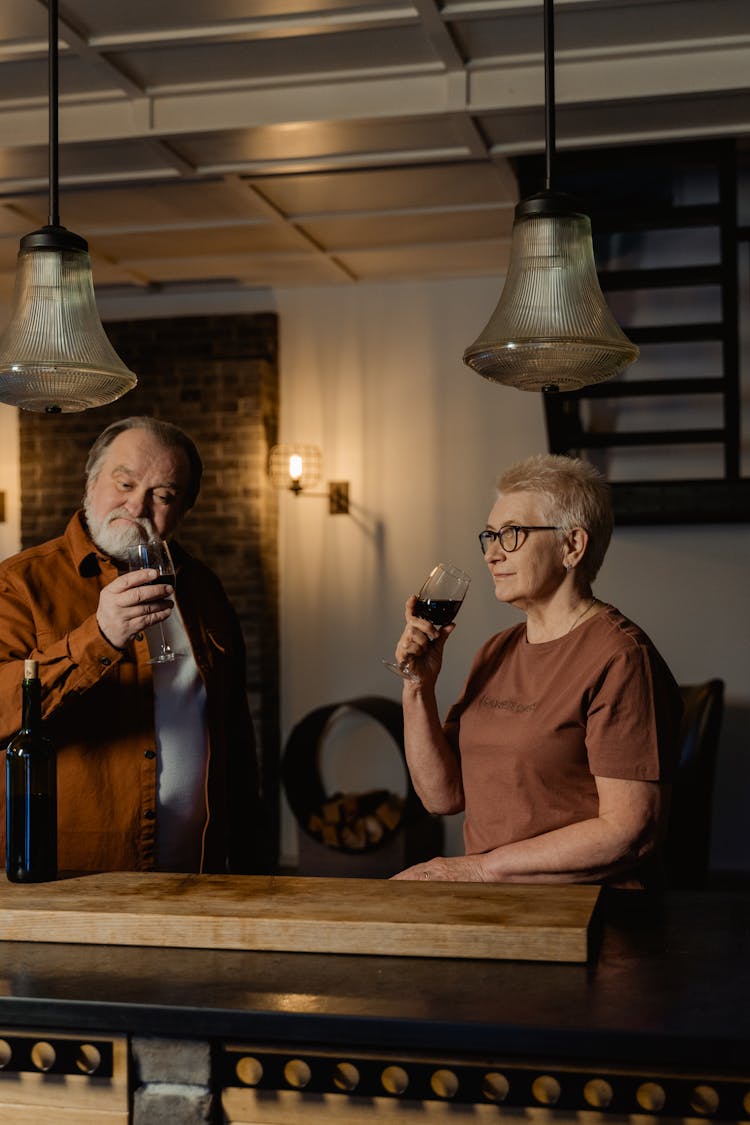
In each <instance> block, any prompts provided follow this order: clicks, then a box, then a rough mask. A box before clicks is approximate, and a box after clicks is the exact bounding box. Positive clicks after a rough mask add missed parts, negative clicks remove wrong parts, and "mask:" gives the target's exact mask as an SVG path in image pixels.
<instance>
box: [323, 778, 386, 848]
mask: <svg viewBox="0 0 750 1125" xmlns="http://www.w3.org/2000/svg"><path fill="white" fill-rule="evenodd" d="M405 803H406V802H405V801H404V798H403V797H399V796H397V795H396V794H395V793H389V792H388V790H387V789H373V790H370V791H369V792H367V793H335V794H334V795H333V796H332V797H330V798H328V799H327V800H326V801H325V802H324V803H323V804H322V805H321V806H320V808H319V809H318V810H317V811H315V812H313V813H311V814H310V817H309V819H308V822H307V830H308V832H309V833H310V835H311V836H313V837H315V839H317V840H320V842H321V843H322V844H325V845H326V846H327V847H329V848H339V849H341V850H343V851H363V850H365V849H366V848H373V847H377V845H378V844H381V843H382V842H383V841H384V839H385V837H387V836H390V835H391V834H392V833H393V832H395V831H396V829H397V828H398V826H399V824H400V823H401V818H402V817H403V814H404V805H405Z"/></svg>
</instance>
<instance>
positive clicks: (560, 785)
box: [445, 606, 682, 855]
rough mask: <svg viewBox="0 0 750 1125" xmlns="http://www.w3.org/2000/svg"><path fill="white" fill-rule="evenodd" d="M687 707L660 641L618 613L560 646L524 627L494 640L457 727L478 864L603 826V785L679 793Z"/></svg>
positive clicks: (468, 827) (449, 723)
mask: <svg viewBox="0 0 750 1125" xmlns="http://www.w3.org/2000/svg"><path fill="white" fill-rule="evenodd" d="M681 707H682V705H681V701H680V695H679V690H678V688H677V685H676V684H675V681H674V679H673V677H672V674H671V673H670V671H669V669H668V668H667V666H666V664H665V663H664V661H663V660H662V658H661V656H660V655H659V653H658V652H657V651H656V649H655V648H654V646H653V644H652V643H651V641H650V640H649V638H648V637H647V636H646V634H645V633H644V632H643V631H642V630H641V629H639V628H638V626H637V625H634V624H633V623H632V622H631V621H628V620H627V619H626V618H625V617H623V615H622V614H621V613H620V612H619V611H618V610H616V609H614V608H613V607H612V606H607V607H605V608H604V609H603V610H601V611H600V612H599V613H597V614H596V615H595V616H594V617H592V618H591V619H590V620H589V621H587V622H585V623H584V624H582V625H580V626H579V627H578V628H577V629H574V630H573V631H572V632H570V633H568V634H567V636H564V637H559V638H558V639H557V640H554V641H545V642H543V643H541V644H529V643H528V641H527V640H526V628H525V625H523V624H521V625H516V626H514V627H513V628H511V629H507V630H506V631H505V632H502V633H498V634H497V635H496V636H494V637H492V638H491V639H490V640H489V641H488V642H487V643H486V644H485V645H484V646H483V647H482V648H481V649H480V651H479V652H478V654H477V656H476V658H475V660H474V664H473V666H472V669H471V672H470V674H469V678H468V680H467V682H466V686H465V688H464V692H463V695H462V696H461V698H460V699H459V700H458V702H457V703H455V704H454V706H453V707H452V708H451V710H450V712H449V714H448V717H447V719H446V723H445V733H446V735H447V737H448V739H449V741H450V742H451V744H452V745H453V747H454V749H455V750H456V751H457V753H458V754H459V755H460V760H461V773H462V778H463V787H464V795H465V802H466V818H465V822H464V843H465V846H466V853H467V854H468V855H472V854H477V853H480V852H486V851H490V850H491V849H493V848H497V847H500V846H501V845H503V844H508V843H512V842H513V841H515V840H526V839H529V838H530V837H531V836H538V835H540V834H541V833H543V832H549V831H551V830H553V829H555V828H561V827H563V826H564V825H567V824H573V823H576V822H578V821H581V820H587V819H589V818H590V817H595V816H597V815H598V807H599V806H598V798H597V790H596V783H595V780H594V779H595V777H596V776H600V777H619V778H626V779H633V780H644V781H663V782H669V781H670V780H671V778H672V775H673V773H674V770H675V768H676V764H677V758H678V754H679V748H678V744H677V731H678V727H679V719H680V714H681Z"/></svg>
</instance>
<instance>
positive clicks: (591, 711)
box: [395, 455, 681, 888]
mask: <svg viewBox="0 0 750 1125" xmlns="http://www.w3.org/2000/svg"><path fill="white" fill-rule="evenodd" d="M611 533H612V510H611V505H610V499H609V489H608V487H607V484H606V482H605V481H604V479H603V478H602V477H601V475H600V474H599V473H598V472H597V470H596V469H595V468H594V467H593V466H592V465H590V464H589V463H588V462H585V461H581V460H577V459H574V458H569V457H559V456H542V455H540V456H537V457H531V458H529V459H528V460H527V461H523V462H521V463H520V464H518V465H515V466H513V467H512V468H510V469H509V470H508V471H507V472H505V473H504V474H503V475H502V476H501V478H500V480H499V481H498V496H497V500H496V502H495V505H494V507H493V509H492V511H491V512H490V515H489V520H488V522H487V526H486V527H485V529H484V531H481V532H480V533H479V542H480V546H481V548H482V552H483V554H484V559H485V562H486V563H487V567H488V569H489V572H490V578H491V579H492V582H493V584H494V587H495V597H496V598H497V600H498V601H500V602H507V603H508V604H510V605H513V606H516V607H517V608H518V609H520V610H522V611H523V612H524V614H525V616H526V620H525V622H524V623H522V624H519V625H515V626H513V627H512V628H510V629H506V630H504V631H503V632H501V633H498V634H496V635H495V636H494V637H492V638H491V639H490V640H489V641H487V642H486V644H485V645H484V646H483V647H482V648H481V649H480V651H479V653H478V654H477V656H476V658H475V660H474V663H473V666H472V668H471V671H470V673H469V678H468V680H467V682H466V685H465V688H464V692H463V695H462V696H461V698H460V699H459V700H458V702H457V703H456V704H455V705H454V706H453V707H452V708H451V710H450V712H449V714H448V717H447V720H446V722H445V725H444V726H443V725H441V722H440V718H439V715H438V708H437V703H436V700H435V682H436V680H437V676H438V673H439V672H440V667H441V663H442V657H443V648H444V646H445V643H446V641H447V639H448V637H449V636H450V634H451V632H452V631H453V628H454V626H453V625H448V626H445V627H444V628H442V629H440V628H436V627H435V626H433V625H431V624H430V623H429V622H428V621H424V620H422V619H421V618H419V617H416V616H415V615H414V607H415V598H413V597H412V598H409V600H408V601H407V603H406V627H405V629H404V631H403V633H402V635H401V638H400V640H399V642H398V645H397V648H396V657H397V659H398V660H406V659H408V661H409V663H410V666H411V669H412V671H413V672H415V673H416V675H417V676H418V682H416V683H412V682H410V681H405V683H404V692H403V709H404V729H405V740H406V756H407V762H408V765H409V771H410V773H411V777H412V781H413V783H414V787H415V789H416V791H417V793H418V794H419V796H420V798H421V800H422V802H423V803H424V805H425V807H426V808H427V809H428V810H429V811H430V812H433V813H439V814H448V813H457V812H461V811H464V812H465V814H466V815H465V822H464V843H465V849H466V854H465V855H464V856H457V857H450V858H442V857H439V858H436V859H433V860H430V861H429V862H428V863H420V864H417V865H415V866H414V867H410V868H408V869H407V870H405V871H402V872H401V873H400V874H399V875H397V876H395V878H397V879H437V880H455V881H462V882H467V881H482V882H523V883H531V882H534V883H562V882H603V883H608V884H611V885H614V886H619V887H635V888H640V887H644V886H647V885H652V884H653V883H654V882H655V881H656V880H657V879H658V844H659V840H660V836H661V834H662V831H663V827H664V822H665V817H666V813H667V805H668V796H669V781H670V778H671V776H672V773H673V771H674V768H675V765H676V756H677V730H678V725H679V718H680V712H681V703H680V697H679V692H678V689H677V686H676V684H675V682H674V680H673V678H672V676H671V674H670V672H669V669H668V668H667V666H666V664H665V663H664V661H663V660H662V658H661V657H660V655H659V653H658V652H657V651H656V649H655V648H654V646H653V644H652V643H651V641H650V640H649V638H648V637H647V636H646V635H645V633H643V631H642V630H641V629H639V627H638V626H637V625H634V624H633V623H632V622H631V621H628V620H627V618H625V617H623V615H622V614H621V613H620V612H619V611H618V610H617V609H615V607H614V606H611V605H607V604H606V603H605V602H602V601H600V600H599V598H597V597H595V596H594V594H592V592H591V583H592V582H593V580H594V578H595V577H596V575H597V572H598V571H599V568H600V566H601V564H602V560H603V558H604V554H605V552H606V550H607V546H608V544H609V539H610V536H611Z"/></svg>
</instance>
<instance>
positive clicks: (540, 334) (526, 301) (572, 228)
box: [463, 0, 639, 392]
mask: <svg viewBox="0 0 750 1125" xmlns="http://www.w3.org/2000/svg"><path fill="white" fill-rule="evenodd" d="M552 8H553V0H544V113H545V158H546V168H545V186H544V190H543V191H541V192H539V193H538V194H537V195H533V196H530V197H529V198H527V199H522V200H521V202H520V203H519V204H518V206H517V207H516V210H515V221H514V223H513V234H512V239H511V253H510V265H509V267H508V274H507V277H506V280H505V286H504V288H503V292H502V294H501V296H500V300H499V302H498V304H497V307H496V309H495V311H494V312H493V314H492V316H491V317H490V320H489V323H488V324H487V327H486V328H485V329H484V331H483V332H482V333H481V335H480V336H479V337H478V338H477V339H476V340H475V341H474V343H473V344H471V345H470V346H469V347H468V348H467V349H466V351H465V352H464V356H463V359H464V363H466V364H467V365H468V366H469V367H471V368H473V369H474V371H477V372H478V373H479V374H480V375H482V376H484V378H485V379H490V380H492V381H494V382H496V383H504V384H505V385H506V386H510V387H517V388H518V389H519V390H524V391H547V392H554V391H572V390H577V389H578V388H580V387H585V386H588V385H589V384H592V383H601V382H603V381H604V380H605V379H610V378H612V376H614V375H617V374H618V373H619V372H620V371H622V370H623V369H624V368H625V367H627V366H628V364H630V363H632V362H633V360H635V359H637V358H638V354H639V351H638V348H637V347H636V346H635V345H634V344H632V343H631V342H630V340H628V338H627V337H626V336H625V334H624V333H623V332H622V330H621V329H620V327H619V325H618V324H617V323H616V321H615V319H614V317H613V316H612V313H611V312H610V310H609V308H608V306H607V304H606V302H605V300H604V297H603V295H602V291H601V288H600V286H599V279H598V278H597V276H596V265H595V263H594V248H593V244H592V241H591V222H590V220H589V218H588V216H587V215H583V214H581V212H580V211H579V210H578V208H577V206H576V204H575V202H574V201H573V200H572V199H571V198H570V197H569V196H566V195H563V194H561V193H559V192H555V191H553V190H552V163H553V159H554V155H555V89H554V22H553V10H552Z"/></svg>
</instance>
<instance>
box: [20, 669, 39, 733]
mask: <svg viewBox="0 0 750 1125" xmlns="http://www.w3.org/2000/svg"><path fill="white" fill-rule="evenodd" d="M41 724H42V685H41V683H40V681H39V680H38V679H36V678H35V679H32V680H24V681H23V709H22V718H21V727H22V729H23V730H30V731H38V730H39V728H40V726H41Z"/></svg>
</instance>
